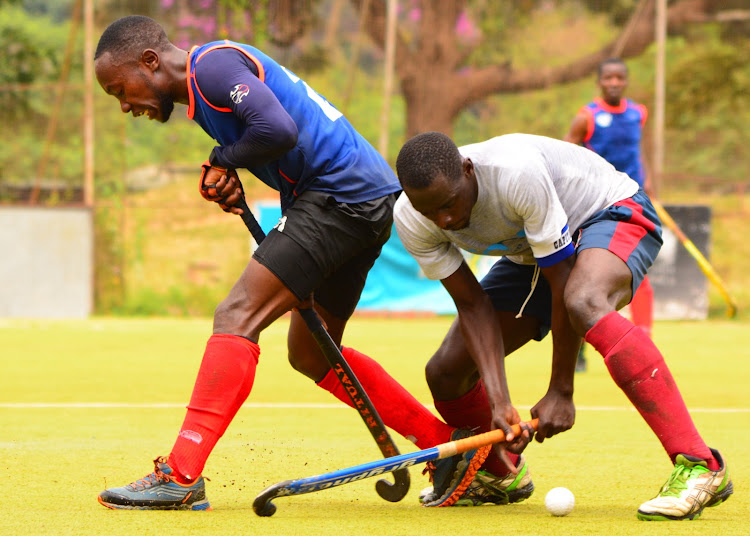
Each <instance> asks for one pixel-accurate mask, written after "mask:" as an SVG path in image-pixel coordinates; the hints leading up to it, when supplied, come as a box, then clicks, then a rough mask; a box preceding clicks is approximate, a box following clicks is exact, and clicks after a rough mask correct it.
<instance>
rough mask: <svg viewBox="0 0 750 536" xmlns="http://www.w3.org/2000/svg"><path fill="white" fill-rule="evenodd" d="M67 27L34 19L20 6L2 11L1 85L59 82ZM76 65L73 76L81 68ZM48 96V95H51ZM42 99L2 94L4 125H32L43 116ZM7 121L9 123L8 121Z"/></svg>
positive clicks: (18, 93) (27, 94)
mask: <svg viewBox="0 0 750 536" xmlns="http://www.w3.org/2000/svg"><path fill="white" fill-rule="evenodd" d="M67 34H68V24H66V23H57V22H54V21H53V20H52V19H50V18H49V17H48V16H32V15H29V14H28V13H27V12H26V11H24V10H23V9H22V8H21V7H20V6H16V5H4V6H1V7H0V49H2V50H3V53H2V54H0V85H8V84H35V83H44V82H53V81H56V80H57V78H58V77H59V75H60V66H61V65H62V51H63V50H64V49H65V43H66V41H67ZM80 65H81V63H80V61H78V62H75V63H74V64H73V66H72V67H73V72H75V71H76V70H77V69H79V68H80ZM48 94H49V93H48ZM42 96H43V95H40V94H39V93H38V92H28V91H0V108H1V109H2V114H3V119H4V120H5V121H17V120H20V119H21V118H24V120H25V121H31V120H33V119H34V118H32V117H29V114H34V116H35V117H36V118H38V117H39V116H41V115H43V114H44V112H43V111H42V110H40V107H41V103H40V101H44V100H46V99H40V97H42ZM6 118H7V119H6Z"/></svg>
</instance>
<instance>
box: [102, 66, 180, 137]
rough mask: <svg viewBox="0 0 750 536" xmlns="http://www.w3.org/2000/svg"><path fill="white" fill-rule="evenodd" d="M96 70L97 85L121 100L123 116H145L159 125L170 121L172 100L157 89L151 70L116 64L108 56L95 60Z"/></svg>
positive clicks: (172, 106) (166, 93)
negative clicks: (129, 114)
mask: <svg viewBox="0 0 750 536" xmlns="http://www.w3.org/2000/svg"><path fill="white" fill-rule="evenodd" d="M95 69H96V79H97V80H98V81H99V85H101V86H102V89H104V91H105V92H106V93H107V94H109V95H112V96H113V97H115V98H116V99H117V100H119V101H120V109H121V110H122V111H123V113H126V114H127V113H132V114H133V117H139V116H141V115H147V116H148V118H149V119H154V120H156V121H159V122H161V123H164V122H166V121H167V120H168V119H169V116H170V115H171V114H172V110H174V99H173V98H172V96H171V95H170V94H169V93H168V92H166V91H164V90H162V89H160V88H159V87H158V86H157V84H156V82H155V78H154V76H153V73H152V71H150V70H149V69H147V68H144V66H143V65H142V64H138V65H136V64H124V65H115V64H114V63H113V62H112V61H111V55H110V54H105V55H104V56H102V57H100V58H99V59H97V60H96V64H95Z"/></svg>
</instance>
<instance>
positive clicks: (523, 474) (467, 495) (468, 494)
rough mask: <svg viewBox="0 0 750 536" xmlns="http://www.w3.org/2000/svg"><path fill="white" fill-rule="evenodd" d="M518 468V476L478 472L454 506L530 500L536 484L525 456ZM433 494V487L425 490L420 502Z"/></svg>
mask: <svg viewBox="0 0 750 536" xmlns="http://www.w3.org/2000/svg"><path fill="white" fill-rule="evenodd" d="M517 467H518V468H519V471H518V474H517V475H514V474H513V473H510V474H508V475H507V476H505V477H497V476H495V475H493V474H491V473H488V472H487V471H484V470H480V471H478V472H477V474H476V475H474V479H473V480H472V481H471V484H469V487H468V488H467V489H466V491H465V492H464V493H463V494H462V495H461V497H459V499H458V500H457V501H456V502H455V503H454V504H453V506H481V505H483V504H511V503H517V502H521V501H523V500H526V499H528V498H529V497H531V494H532V493H534V483H533V482H532V481H531V471H530V470H529V466H528V464H527V463H526V458H525V457H524V456H523V455H521V457H520V458H519V459H518V463H517ZM431 494H432V487H428V488H425V489H423V490H422V492H421V493H420V494H419V502H424V500H425V498H427V499H428V500H429V496H430V495H431Z"/></svg>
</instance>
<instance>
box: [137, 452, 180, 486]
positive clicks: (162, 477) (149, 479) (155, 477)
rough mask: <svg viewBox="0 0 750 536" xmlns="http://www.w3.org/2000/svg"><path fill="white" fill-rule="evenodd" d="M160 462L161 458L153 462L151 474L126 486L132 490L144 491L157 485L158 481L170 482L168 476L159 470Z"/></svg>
mask: <svg viewBox="0 0 750 536" xmlns="http://www.w3.org/2000/svg"><path fill="white" fill-rule="evenodd" d="M161 462H162V459H161V458H157V459H155V460H154V472H153V473H151V474H148V475H146V476H144V477H143V478H141V479H139V480H136V481H135V482H132V483H130V484H128V485H129V486H130V487H131V488H133V490H134V491H135V490H137V489H139V488H140V489H146V488H150V487H151V486H153V485H155V484H158V483H159V482H160V481H164V482H169V481H170V480H172V479H171V478H170V477H169V475H168V474H166V473H164V472H163V471H162V470H161V469H159V463H161Z"/></svg>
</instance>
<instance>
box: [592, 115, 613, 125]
mask: <svg viewBox="0 0 750 536" xmlns="http://www.w3.org/2000/svg"><path fill="white" fill-rule="evenodd" d="M595 122H596V124H597V126H600V127H602V128H607V127H608V126H609V125H611V124H612V114H611V113H608V112H604V113H601V114H597V116H596V121H595Z"/></svg>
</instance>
